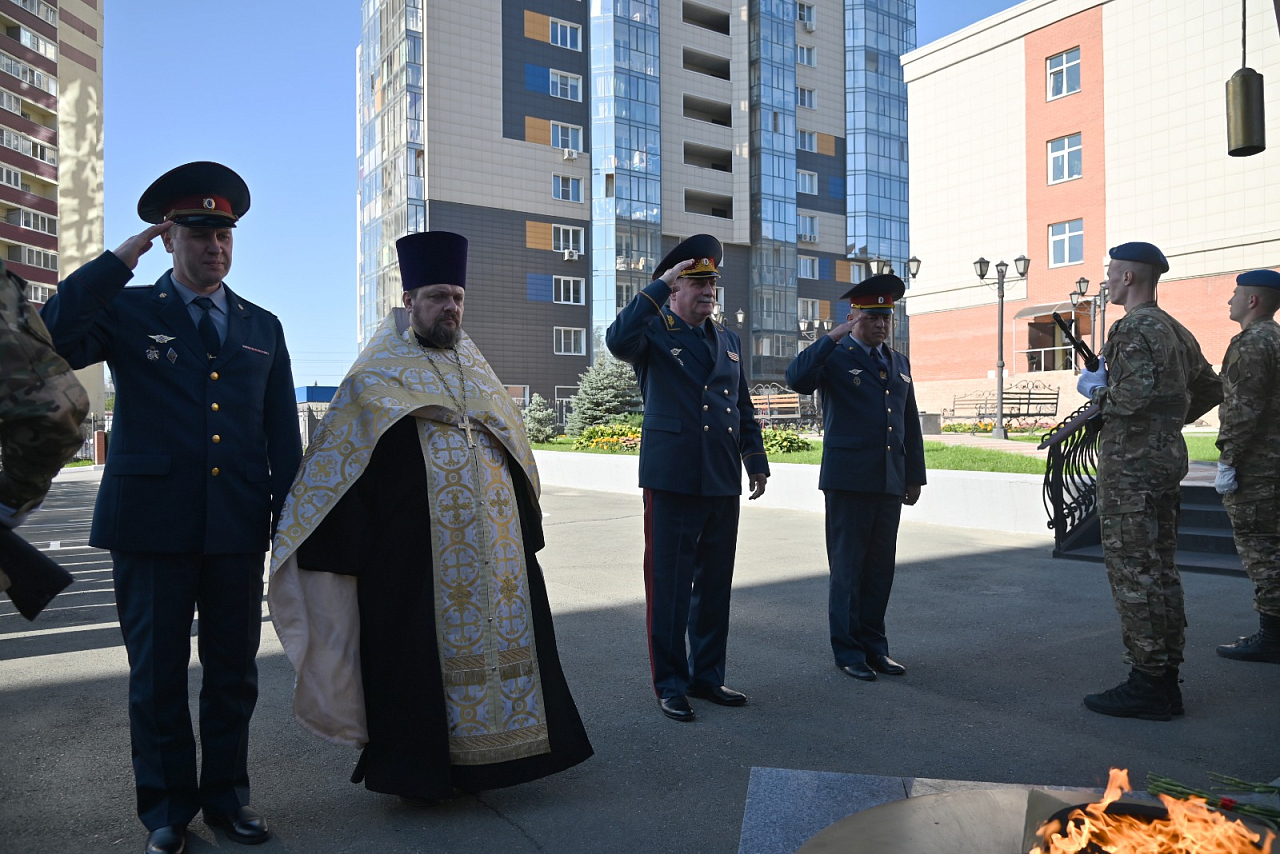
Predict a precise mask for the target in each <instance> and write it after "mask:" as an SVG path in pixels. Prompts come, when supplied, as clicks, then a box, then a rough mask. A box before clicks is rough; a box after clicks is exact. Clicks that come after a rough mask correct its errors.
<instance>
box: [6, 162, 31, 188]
mask: <svg viewBox="0 0 1280 854" xmlns="http://www.w3.org/2000/svg"><path fill="white" fill-rule="evenodd" d="M0 184H8V185H9V186H10V187H17V188H18V189H19V190H26V191H27V192H30V185H29V184H27V183H26V182H24V181H23V180H22V173H21V172H19V171H18V170H17V169H10V168H9V167H8V166H4V167H0Z"/></svg>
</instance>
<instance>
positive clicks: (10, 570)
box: [0, 525, 71, 620]
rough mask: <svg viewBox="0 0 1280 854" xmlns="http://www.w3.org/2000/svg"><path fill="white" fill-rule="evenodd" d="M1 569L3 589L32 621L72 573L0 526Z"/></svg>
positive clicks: (69, 581) (19, 610)
mask: <svg viewBox="0 0 1280 854" xmlns="http://www.w3.org/2000/svg"><path fill="white" fill-rule="evenodd" d="M0 569H3V570H4V573H5V575H7V576H9V589H8V590H6V591H5V592H6V593H8V594H9V598H10V599H12V600H13V605H14V607H15V608H17V609H18V613H19V614H21V615H22V616H24V617H26V618H27V619H28V620H34V619H35V618H36V615H38V614H39V613H40V612H41V611H42V610H44V606H45V605H48V604H49V602H50V601H52V600H53V597H54V596H57V595H58V594H59V593H61V592H62V591H63V590H64V589H65V588H66V586H67V585H68V584H70V583H71V573H69V572H67V571H66V570H65V569H63V568H62V567H60V566H58V564H56V563H54V562H53V561H52V560H50V559H49V558H48V557H46V556H45V554H44V552H42V551H40V550H39V549H37V548H36V547H35V546H33V545H31V544H30V543H28V542H27V541H26V540H24V539H22V537H20V536H18V534H17V533H16V532H14V531H12V530H10V529H9V528H6V527H4V526H3V525H0Z"/></svg>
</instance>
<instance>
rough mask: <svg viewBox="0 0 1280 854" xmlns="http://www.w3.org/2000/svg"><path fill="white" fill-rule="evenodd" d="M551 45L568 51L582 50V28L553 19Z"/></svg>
mask: <svg viewBox="0 0 1280 854" xmlns="http://www.w3.org/2000/svg"><path fill="white" fill-rule="evenodd" d="M551 43H552V44H553V45H555V46H556V47H563V48H567V49H568V50H582V28H581V27H579V26H578V25H577V24H570V23H569V22H567V21H557V20H556V19H555V18H552V19H551Z"/></svg>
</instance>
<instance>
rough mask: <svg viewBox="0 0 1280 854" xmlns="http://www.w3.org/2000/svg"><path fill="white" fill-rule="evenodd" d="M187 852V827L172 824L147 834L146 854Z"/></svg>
mask: <svg viewBox="0 0 1280 854" xmlns="http://www.w3.org/2000/svg"><path fill="white" fill-rule="evenodd" d="M186 850H187V826H186V825H185V824H171V825H169V826H168V827H158V828H156V829H155V830H153V831H151V833H149V834H147V847H146V849H145V854H182V852H183V851H186Z"/></svg>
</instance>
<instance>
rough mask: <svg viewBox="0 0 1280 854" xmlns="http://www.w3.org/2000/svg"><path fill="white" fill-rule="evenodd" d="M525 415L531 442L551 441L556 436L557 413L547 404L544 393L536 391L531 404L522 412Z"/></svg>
mask: <svg viewBox="0 0 1280 854" xmlns="http://www.w3.org/2000/svg"><path fill="white" fill-rule="evenodd" d="M520 414H521V415H522V416H523V417H524V429H525V430H526V431H527V432H528V433H529V441H530V442H550V441H551V440H552V439H554V438H555V437H556V414H555V413H554V412H552V411H551V407H550V406H547V401H546V399H545V398H543V396H542V395H540V394H538V393H537V392H534V394H533V396H532V397H530V398H529V405H528V406H526V407H525V409H524V411H523V412H522V413H520Z"/></svg>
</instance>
